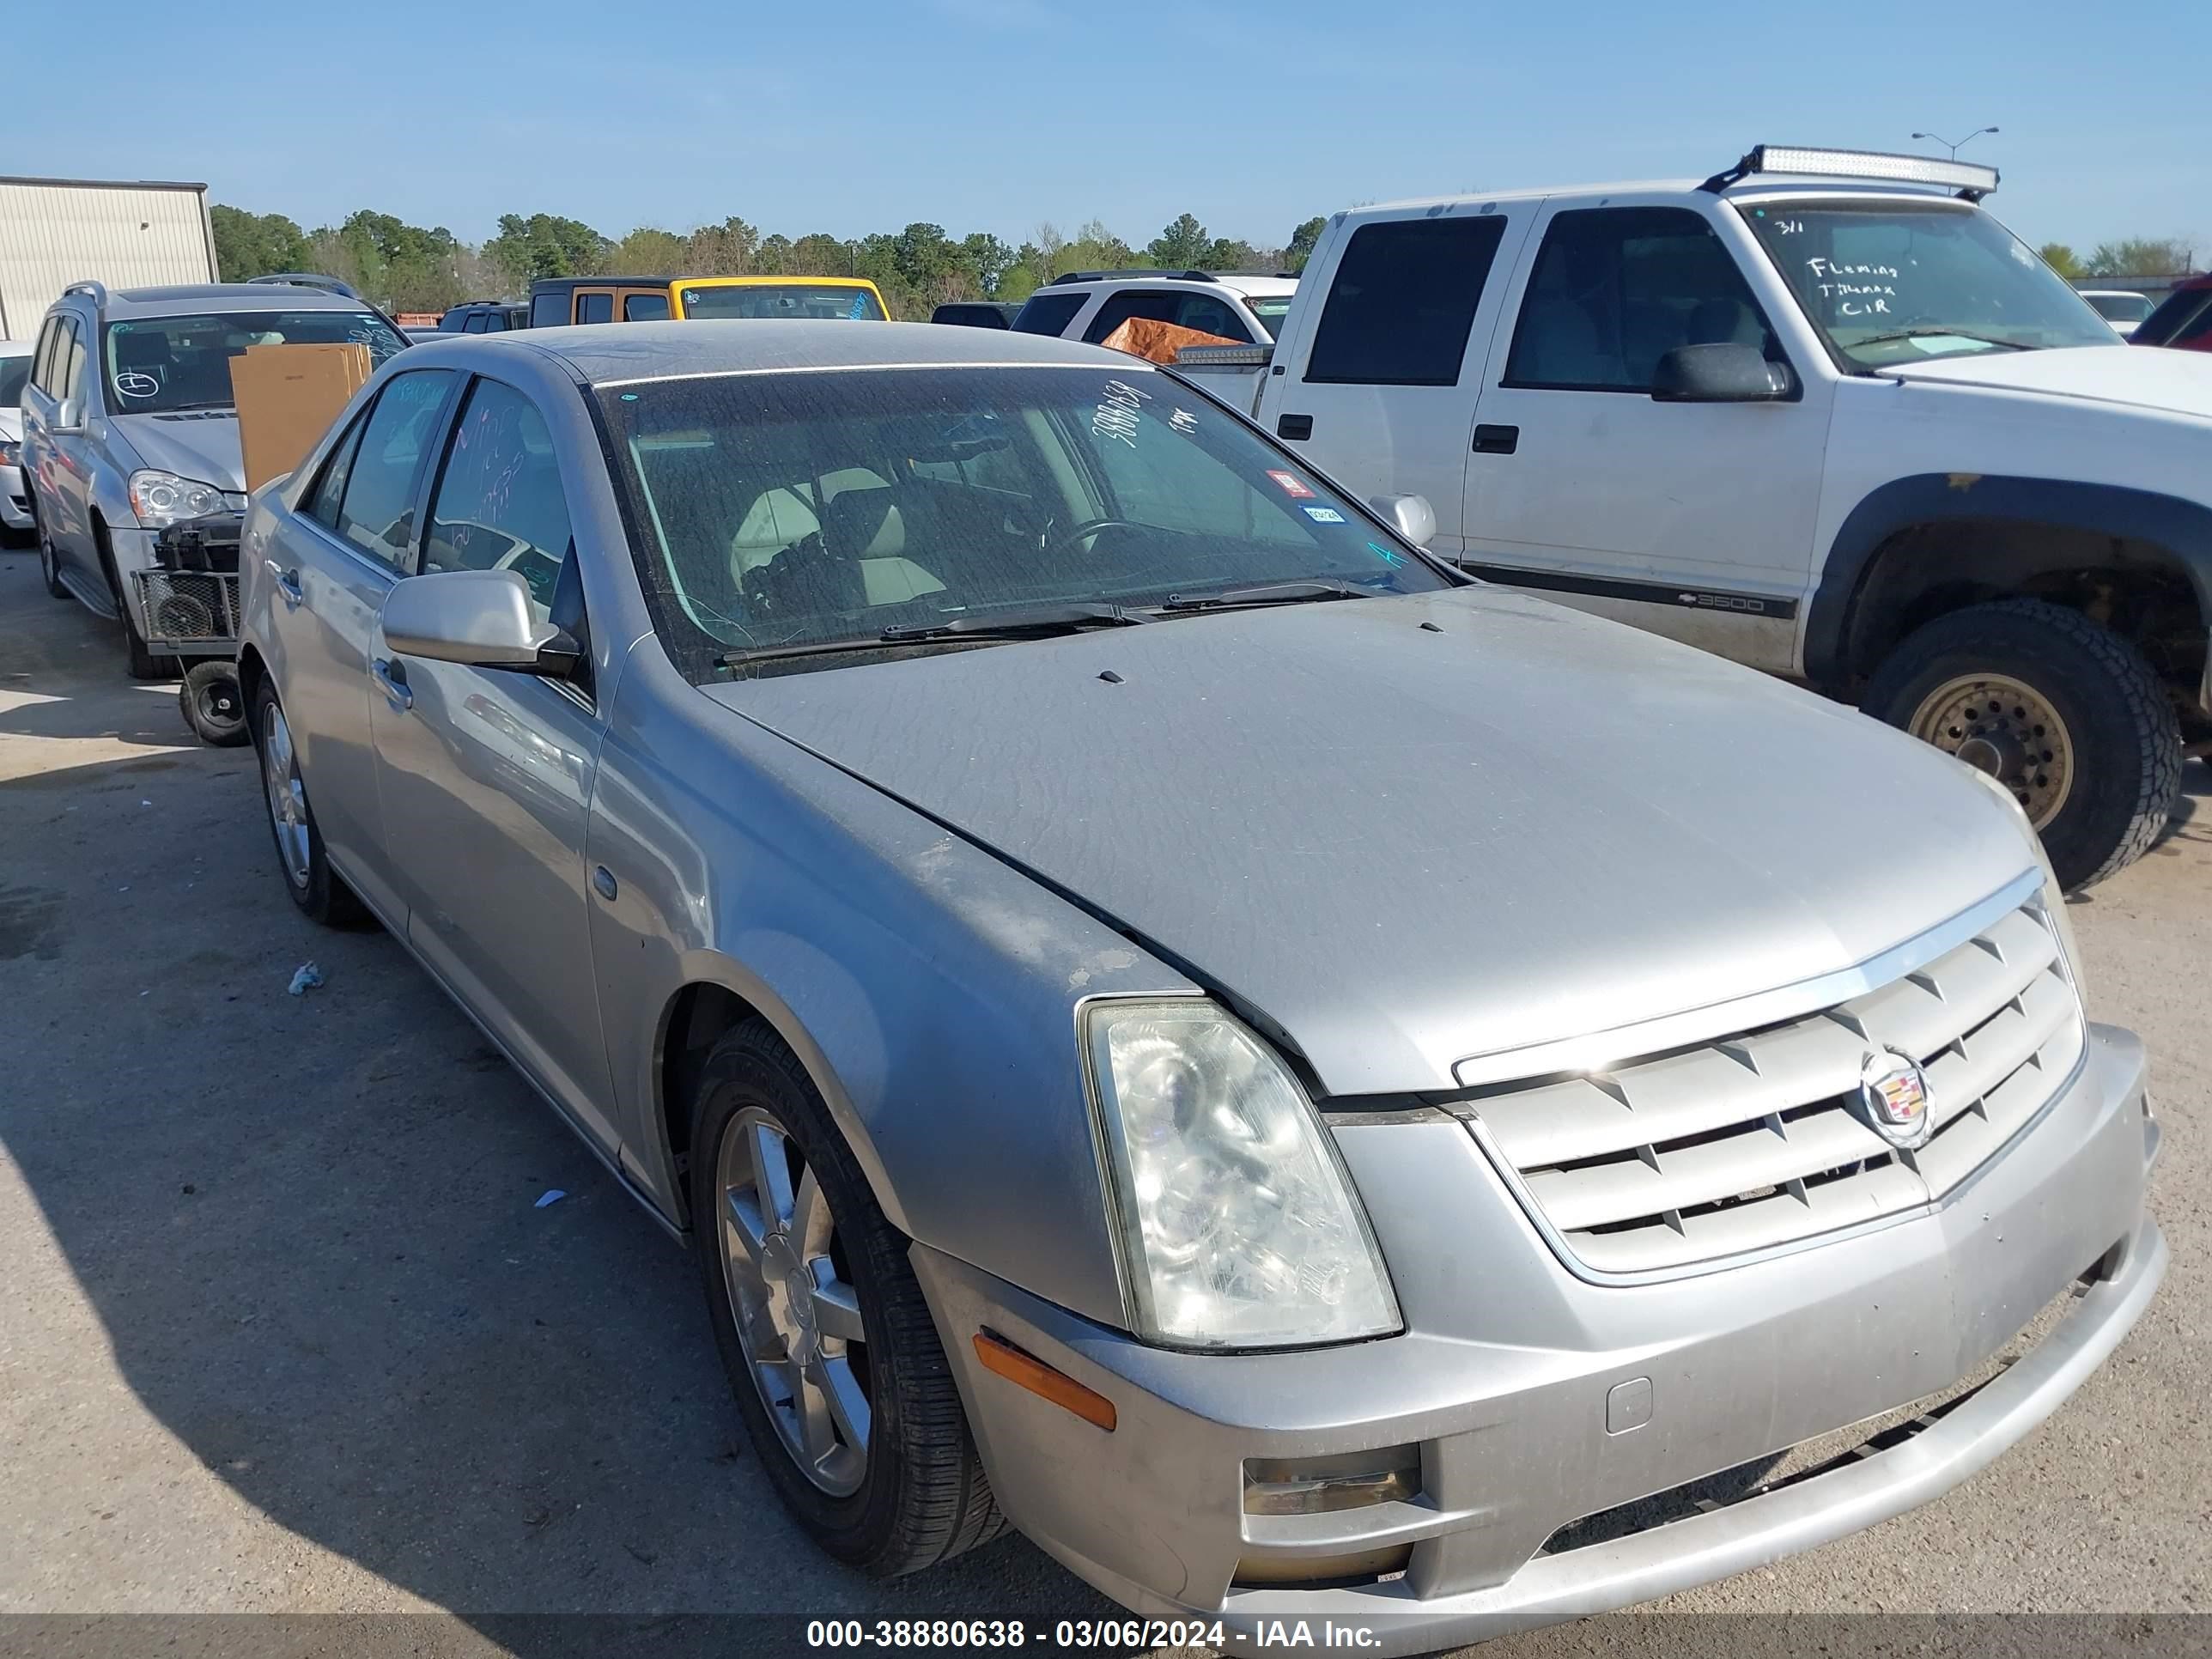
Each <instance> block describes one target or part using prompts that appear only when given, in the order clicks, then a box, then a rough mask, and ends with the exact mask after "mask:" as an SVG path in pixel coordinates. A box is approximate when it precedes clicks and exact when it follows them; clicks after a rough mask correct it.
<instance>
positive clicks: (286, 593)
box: [262, 559, 307, 611]
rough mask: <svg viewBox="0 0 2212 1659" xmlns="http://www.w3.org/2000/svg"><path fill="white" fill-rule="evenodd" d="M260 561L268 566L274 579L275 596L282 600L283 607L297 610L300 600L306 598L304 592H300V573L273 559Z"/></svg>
mask: <svg viewBox="0 0 2212 1659" xmlns="http://www.w3.org/2000/svg"><path fill="white" fill-rule="evenodd" d="M262 563H263V564H264V565H266V566H267V567H268V568H269V574H270V575H272V576H274V577H275V578H276V592H277V596H278V597H279V598H281V599H283V601H284V606H285V609H287V610H288V611H297V610H298V609H299V608H300V603H301V600H302V599H306V598H307V595H306V594H304V593H302V592H300V573H299V572H298V571H296V570H287V569H285V568H284V567H283V565H281V564H279V563H277V562H276V560H274V559H264V560H263V561H262Z"/></svg>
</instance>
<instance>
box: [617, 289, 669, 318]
mask: <svg viewBox="0 0 2212 1659" xmlns="http://www.w3.org/2000/svg"><path fill="white" fill-rule="evenodd" d="M667 320H668V296H667V295H665V294H625V295H623V321H624V322H626V323H661V322H665V321H667Z"/></svg>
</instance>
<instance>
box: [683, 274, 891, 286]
mask: <svg viewBox="0 0 2212 1659" xmlns="http://www.w3.org/2000/svg"><path fill="white" fill-rule="evenodd" d="M793 283H815V284H816V285H817V286H818V287H822V288H873V287H874V286H875V284H874V283H872V282H870V281H869V280H868V279H867V278H866V276H678V277H677V278H676V280H675V286H676V287H678V288H769V287H789V286H790V285H792V284H793Z"/></svg>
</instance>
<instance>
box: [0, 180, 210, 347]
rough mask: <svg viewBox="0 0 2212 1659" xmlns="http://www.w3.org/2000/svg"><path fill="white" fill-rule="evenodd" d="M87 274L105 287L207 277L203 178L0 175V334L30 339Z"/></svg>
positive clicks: (206, 280) (205, 280) (207, 227)
mask: <svg viewBox="0 0 2212 1659" xmlns="http://www.w3.org/2000/svg"><path fill="white" fill-rule="evenodd" d="M88 276H89V277H93V278H95V279H97V280H98V281H100V282H103V283H106V284H107V285H108V287H110V288H144V287H149V286H152V285H155V284H160V283H211V282H214V281H215V280H216V263H215V233H214V231H213V229H212V228H211V227H210V225H209V223H208V212H207V186H206V185H178V184H160V183H154V182H150V181H140V182H137V183H127V182H125V183H108V182H106V181H103V180H100V179H11V178H5V177H0V340H21V339H28V338H29V337H31V336H32V335H33V334H34V333H35V332H36V331H37V330H38V326H39V319H40V318H41V317H43V316H44V315H45V314H46V307H48V306H50V305H52V303H53V302H54V301H55V300H57V299H58V298H59V297H60V295H61V291H62V290H63V289H64V288H66V287H68V286H69V285H70V283H76V282H82V281H83V280H84V279H85V278H86V277H88Z"/></svg>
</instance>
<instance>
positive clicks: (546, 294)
mask: <svg viewBox="0 0 2212 1659" xmlns="http://www.w3.org/2000/svg"><path fill="white" fill-rule="evenodd" d="M671 317H700V318H724V317H811V318H832V319H836V318H842V319H850V320H852V321H854V322H872V323H880V322H884V321H885V320H887V319H889V318H890V312H889V311H888V310H886V309H885V308H884V296H883V295H882V294H881V293H880V292H879V291H878V289H877V287H876V285H875V284H874V283H872V282H870V281H868V280H867V278H866V277H865V276H553V277H547V278H545V279H544V280H542V281H539V282H535V283H532V284H531V285H530V325H531V327H532V328H559V327H562V326H563V325H567V324H569V323H613V322H624V323H647V322H662V321H665V320H666V319H669V318H671Z"/></svg>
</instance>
